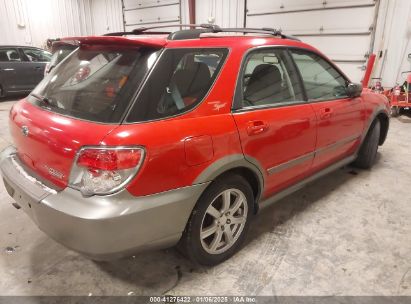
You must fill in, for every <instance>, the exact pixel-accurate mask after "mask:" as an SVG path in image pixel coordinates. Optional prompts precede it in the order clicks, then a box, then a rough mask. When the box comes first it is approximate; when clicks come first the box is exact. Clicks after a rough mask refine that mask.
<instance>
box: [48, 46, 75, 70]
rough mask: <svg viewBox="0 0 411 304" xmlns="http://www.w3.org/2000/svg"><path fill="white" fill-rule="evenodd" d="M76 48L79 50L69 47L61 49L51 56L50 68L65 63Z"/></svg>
mask: <svg viewBox="0 0 411 304" xmlns="http://www.w3.org/2000/svg"><path fill="white" fill-rule="evenodd" d="M76 48H77V47H76V46H67V47H61V48H59V49H57V50H56V51H55V52H54V53H53V55H52V56H51V59H50V66H52V67H55V66H56V65H58V64H59V63H60V62H62V61H63V59H64V58H66V57H67V56H68V55H69V54H70V53H71V52H73V51H74V50H75V49H76Z"/></svg>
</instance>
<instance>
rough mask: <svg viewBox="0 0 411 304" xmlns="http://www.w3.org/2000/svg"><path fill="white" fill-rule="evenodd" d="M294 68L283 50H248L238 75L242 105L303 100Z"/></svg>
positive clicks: (261, 104) (262, 104)
mask: <svg viewBox="0 0 411 304" xmlns="http://www.w3.org/2000/svg"><path fill="white" fill-rule="evenodd" d="M297 75H298V74H297V71H296V70H295V69H294V66H293V64H292V61H291V59H290V58H289V55H288V54H287V52H286V51H285V50H280V49H264V50H259V51H254V52H252V53H250V54H249V55H248V57H247V59H246V62H245V67H244V70H243V75H242V90H243V91H242V93H243V97H242V107H250V106H264V105H270V104H276V103H283V102H287V103H290V102H297V101H302V100H303V95H302V89H301V86H300V83H299V80H298V76H297Z"/></svg>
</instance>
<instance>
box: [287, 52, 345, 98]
mask: <svg viewBox="0 0 411 304" xmlns="http://www.w3.org/2000/svg"><path fill="white" fill-rule="evenodd" d="M291 54H292V57H293V59H294V61H295V63H296V65H297V67H298V69H299V70H300V72H301V76H302V78H303V82H304V86H305V90H306V93H307V97H308V99H309V100H313V101H318V100H330V99H337V98H343V97H347V93H346V86H347V81H346V79H345V77H343V76H342V75H341V73H339V72H338V71H337V70H336V69H335V68H334V67H333V66H332V65H331V64H330V63H329V62H327V61H326V60H325V59H323V58H322V57H320V56H318V55H317V54H314V53H311V52H307V51H302V50H291Z"/></svg>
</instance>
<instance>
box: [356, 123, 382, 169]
mask: <svg viewBox="0 0 411 304" xmlns="http://www.w3.org/2000/svg"><path fill="white" fill-rule="evenodd" d="M380 132H381V123H380V121H379V119H376V120H375V121H374V122H373V124H372V126H371V128H370V130H369V131H368V133H367V136H366V137H365V140H364V142H363V144H362V146H361V148H360V151H359V153H358V157H357V159H356V161H355V162H354V165H355V166H356V167H358V168H361V169H370V168H371V167H372V166H373V165H374V163H375V159H376V156H377V150H378V145H379V140H380Z"/></svg>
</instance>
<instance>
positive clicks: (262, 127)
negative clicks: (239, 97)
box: [247, 120, 268, 136]
mask: <svg viewBox="0 0 411 304" xmlns="http://www.w3.org/2000/svg"><path fill="white" fill-rule="evenodd" d="M267 130H268V124H266V123H265V122H264V121H262V120H252V121H249V122H248V123H247V134H248V135H250V136H252V135H258V134H261V133H264V132H266V131H267Z"/></svg>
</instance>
